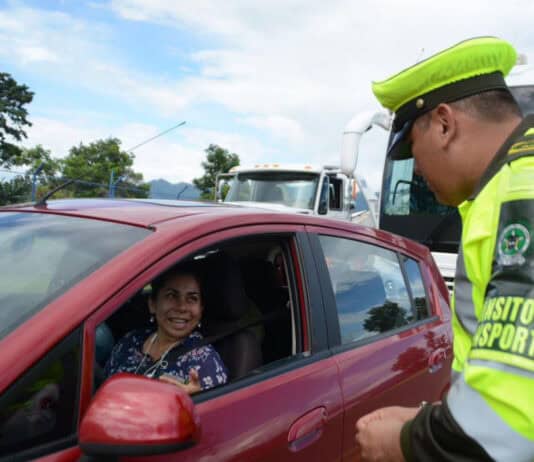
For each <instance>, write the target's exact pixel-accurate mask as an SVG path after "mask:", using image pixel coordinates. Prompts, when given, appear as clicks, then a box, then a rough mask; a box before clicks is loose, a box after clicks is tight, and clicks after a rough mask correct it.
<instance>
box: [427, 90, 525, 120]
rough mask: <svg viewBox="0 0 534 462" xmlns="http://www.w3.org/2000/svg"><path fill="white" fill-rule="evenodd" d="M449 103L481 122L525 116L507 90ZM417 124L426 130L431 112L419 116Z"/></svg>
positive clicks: (486, 92)
mask: <svg viewBox="0 0 534 462" xmlns="http://www.w3.org/2000/svg"><path fill="white" fill-rule="evenodd" d="M449 105H450V106H451V107H453V108H454V109H457V110H459V111H462V112H465V113H466V114H469V115H470V116H471V117H474V118H475V119H477V120H479V121H481V122H493V123H498V122H504V121H506V120H507V119H509V118H510V117H523V115H522V114H521V109H520V108H519V105H518V104H517V101H516V100H515V99H514V97H513V96H512V94H511V93H510V92H509V91H507V90H491V91H485V92H483V93H479V94H477V95H473V96H468V97H467V98H463V99H460V100H458V101H454V102H452V103H449ZM417 124H418V125H419V127H420V128H421V129H423V130H426V129H427V128H428V127H429V126H430V112H427V113H426V114H423V115H422V116H421V117H419V118H418V119H417Z"/></svg>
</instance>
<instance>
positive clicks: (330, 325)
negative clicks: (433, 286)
mask: <svg viewBox="0 0 534 462" xmlns="http://www.w3.org/2000/svg"><path fill="white" fill-rule="evenodd" d="M308 235H309V239H310V244H311V246H312V248H313V251H314V254H315V255H316V257H317V260H316V261H317V267H318V271H320V278H319V280H320V284H321V289H322V292H323V299H324V303H325V307H326V311H325V316H326V324H327V330H328V334H327V335H328V345H329V348H330V349H331V350H333V351H334V352H335V353H337V352H342V351H346V350H351V349H353V348H357V347H360V346H364V345H368V344H370V343H374V342H377V341H380V340H382V339H384V338H387V337H391V336H393V335H398V334H401V333H402V334H404V333H405V332H409V331H411V330H413V329H417V328H420V327H421V326H424V325H426V324H430V323H434V322H436V321H437V320H438V319H439V316H438V315H437V314H436V313H434V312H433V310H432V307H431V306H430V304H431V303H432V302H431V298H430V297H429V293H428V287H426V286H427V281H426V280H425V278H424V274H423V271H421V257H420V256H417V255H415V254H413V253H410V252H402V251H399V249H398V248H395V247H394V246H393V245H392V244H390V243H387V242H384V241H378V240H376V239H372V238H370V237H368V236H364V235H354V234H351V233H350V232H348V231H346V230H339V229H333V228H326V227H325V228H321V227H317V226H313V227H309V229H308ZM320 235H324V236H329V237H335V238H338V239H347V240H351V241H356V242H360V243H364V244H369V245H373V246H375V247H380V248H382V249H384V250H388V251H390V252H393V253H394V254H396V256H397V260H398V261H399V266H400V269H401V272H402V274H403V280H404V281H405V284H407V280H406V278H407V275H406V268H405V267H404V264H403V262H402V261H401V258H400V257H401V255H403V256H407V257H408V258H411V259H413V260H415V261H416V262H417V263H418V267H419V269H420V273H421V279H422V281H423V287H424V288H425V295H426V299H427V304H428V305H429V306H428V307H427V308H428V311H429V315H428V317H426V318H424V319H421V320H417V321H412V322H409V323H407V324H404V325H403V326H399V327H397V328H395V329H391V330H388V331H387V332H382V333H377V334H376V335H372V336H369V337H366V338H363V339H359V340H356V341H353V342H349V343H343V342H342V340H341V328H340V324H339V317H338V311H337V303H336V298H335V293H334V290H333V287H332V282H331V279H330V274H329V271H328V267H327V265H326V259H325V255H324V252H323V249H322V246H321V242H320V240H319V236H320ZM403 250H406V249H403ZM407 291H408V296H409V299H410V306H411V310H412V313H415V305H414V299H413V295H412V291H411V285H410V284H407Z"/></svg>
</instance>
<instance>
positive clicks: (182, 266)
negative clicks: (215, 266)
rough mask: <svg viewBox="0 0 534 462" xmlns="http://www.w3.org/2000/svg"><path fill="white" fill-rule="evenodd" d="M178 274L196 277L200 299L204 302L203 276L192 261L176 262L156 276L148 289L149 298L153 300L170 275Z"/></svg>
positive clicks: (198, 267)
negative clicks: (149, 289)
mask: <svg viewBox="0 0 534 462" xmlns="http://www.w3.org/2000/svg"><path fill="white" fill-rule="evenodd" d="M179 274H187V275H191V276H193V277H194V278H195V279H196V281H197V284H198V286H199V288H200V300H201V302H202V303H204V300H205V299H206V298H205V296H204V295H205V294H204V276H203V273H202V271H201V269H200V266H199V265H198V264H197V263H195V262H194V261H187V262H184V263H178V264H176V265H174V266H171V267H170V268H169V269H168V270H166V271H164V272H163V273H161V274H159V275H158V276H156V277H155V278H154V279H153V280H152V282H151V284H150V286H151V288H152V290H151V291H150V298H152V300H155V299H156V298H157V296H158V293H159V291H160V290H161V288H162V287H163V286H164V285H165V282H167V280H168V279H169V278H170V277H172V276H176V275H179Z"/></svg>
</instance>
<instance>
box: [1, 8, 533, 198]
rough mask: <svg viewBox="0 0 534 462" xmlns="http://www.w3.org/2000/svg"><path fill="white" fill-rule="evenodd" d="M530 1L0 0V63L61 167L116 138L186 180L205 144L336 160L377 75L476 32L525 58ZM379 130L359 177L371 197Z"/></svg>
mask: <svg viewBox="0 0 534 462" xmlns="http://www.w3.org/2000/svg"><path fill="white" fill-rule="evenodd" d="M533 5H534V3H533V2H531V1H530V0H510V1H508V2H506V3H503V2H502V1H501V2H496V1H494V0H485V1H482V0H472V1H470V2H465V1H463V2H460V1H458V0H449V1H448V2H447V3H446V4H445V5H440V4H432V3H429V2H422V1H419V0H404V1H403V2H397V1H395V0H388V1H385V0H360V1H352V0H332V1H330V2H323V1H319V0H269V1H267V0H265V1H261V0H255V1H253V2H252V1H244V0H227V1H225V2H220V1H217V0H195V2H186V1H183V0H176V1H172V0H168V1H165V0H99V1H98V0H92V1H83V0H81V1H74V0H64V1H60V0H56V1H52V0H50V1H36V0H33V1H30V0H20V1H19V0H0V65H1V66H0V69H1V71H3V72H8V73H10V74H11V75H12V76H13V77H14V78H15V79H16V80H17V81H18V82H19V83H25V84H27V85H28V86H29V87H30V89H31V90H33V91H34V92H35V97H34V101H33V102H32V103H31V105H30V107H29V111H30V120H31V121H32V123H33V127H32V128H31V129H30V130H28V135H29V136H28V139H27V140H26V142H25V143H26V145H29V146H32V145H35V144H38V143H40V144H42V145H43V146H45V147H46V148H48V149H51V150H52V152H53V154H54V155H55V156H57V157H61V156H64V155H66V154H67V152H68V149H69V148H70V147H71V146H73V145H75V144H78V143H80V142H83V143H89V142H91V141H94V140H96V139H99V138H103V137H108V136H115V137H118V138H119V139H121V140H122V142H123V147H124V148H129V147H132V146H135V145H136V144H138V143H140V142H141V141H143V140H145V139H147V138H150V137H151V136H154V135H155V134H157V133H159V132H161V131H163V130H165V129H167V128H169V127H171V126H173V125H176V124H177V123H179V122H181V121H184V120H185V121H186V125H185V126H183V127H180V128H178V129H176V130H175V131H173V132H171V133H169V134H167V135H165V136H163V137H161V138H159V139H157V140H155V141H153V142H151V143H148V144H147V145H145V146H143V147H141V148H139V149H138V150H135V152H134V154H135V155H136V161H135V165H134V167H135V168H136V170H138V171H141V172H142V173H143V174H144V176H145V179H147V180H150V179H155V178H164V179H167V180H169V181H172V182H176V181H191V179H192V178H194V177H195V176H199V175H201V174H202V168H201V166H200V162H201V161H202V160H203V159H204V156H205V154H204V149H206V148H207V147H208V145H209V144H210V143H216V144H219V145H221V146H223V147H225V148H227V149H229V150H231V151H233V152H236V153H237V154H239V156H240V158H241V163H242V164H252V163H255V162H258V161H262V162H267V161H277V162H291V163H316V164H335V163H338V159H339V152H340V149H341V134H342V132H343V128H344V126H345V125H346V123H347V122H348V121H349V120H350V118H351V117H352V116H353V115H355V114H356V113H358V112H360V111H362V110H375V109H378V106H377V104H376V103H375V101H374V98H373V95H372V94H371V90H370V83H371V81H372V80H380V79H382V78H385V77H387V76H388V75H390V74H391V73H393V72H396V71H398V70H400V69H401V68H402V67H405V66H407V65H410V64H413V63H414V62H415V61H416V60H418V59H421V58H423V57H425V56H426V55H429V54H431V53H433V52H435V51H438V50H439V49H441V48H443V47H447V46H450V45H452V44H454V43H456V42H458V41H460V40H463V39H465V38H468V37H472V36H479V35H497V36H500V37H503V38H505V39H508V40H510V41H511V42H512V43H514V44H515V45H516V47H517V48H518V49H519V51H521V52H523V53H525V54H526V55H527V56H528V57H529V60H530V62H531V63H534V38H533V37H534V36H533V35H532V34H531V28H532V24H531V22H532V21H531V20H532V18H534V6H533ZM385 137H386V134H385V132H380V130H378V129H377V131H376V132H375V133H371V134H370V135H369V136H367V137H366V139H364V142H363V145H362V154H361V158H360V160H359V169H360V171H361V173H360V174H361V175H362V176H364V177H365V178H366V179H367V180H368V182H369V183H371V184H372V185H374V187H375V188H376V187H377V185H378V183H379V178H380V171H381V166H382V162H383V149H384V144H385Z"/></svg>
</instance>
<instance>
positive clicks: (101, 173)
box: [61, 138, 150, 197]
mask: <svg viewBox="0 0 534 462" xmlns="http://www.w3.org/2000/svg"><path fill="white" fill-rule="evenodd" d="M120 144H121V142H120V140H119V139H117V138H108V139H106V140H98V141H95V142H93V143H90V144H89V145H84V144H81V143H80V145H79V146H74V147H72V148H71V149H70V151H69V155H68V156H67V157H66V158H65V159H63V160H62V161H61V163H62V174H63V177H65V178H72V179H76V180H82V181H85V182H87V183H89V182H90V183H99V184H103V185H109V184H110V180H111V172H112V171H113V183H114V184H115V185H116V186H115V187H116V188H117V190H120V196H121V197H148V193H149V190H150V186H149V185H148V184H147V183H144V182H143V174H142V173H137V172H135V171H134V170H133V168H132V165H133V161H134V159H135V156H134V155H133V154H130V153H128V152H126V151H121V149H120ZM108 188H109V186H107V187H102V186H98V185H90V184H87V185H86V187H84V188H83V189H82V190H80V189H79V190H78V191H77V193H76V196H77V197H98V196H107V195H108V192H109V189H108ZM117 195H119V194H117Z"/></svg>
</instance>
